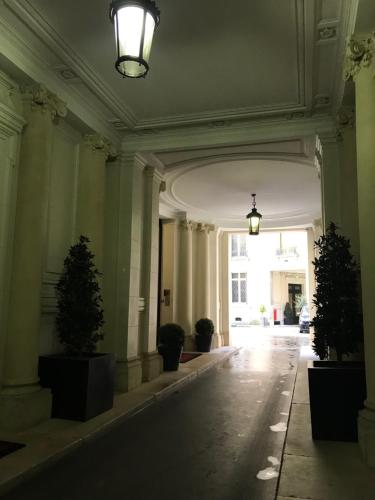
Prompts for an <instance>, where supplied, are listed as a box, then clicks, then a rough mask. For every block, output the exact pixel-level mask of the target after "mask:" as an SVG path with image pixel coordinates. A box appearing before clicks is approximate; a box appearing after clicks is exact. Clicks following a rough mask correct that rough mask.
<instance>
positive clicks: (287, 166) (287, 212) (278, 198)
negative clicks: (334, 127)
mask: <svg viewBox="0 0 375 500" xmlns="http://www.w3.org/2000/svg"><path fill="white" fill-rule="evenodd" d="M309 146H311V141H310V142H309V141H305V142H301V141H286V142H285V143H282V142H281V143H277V144H272V143H271V144H270V143H269V144H263V145H251V146H247V147H238V148H233V147H232V148H231V149H230V151H229V152H228V151H227V150H225V151H223V150H217V149H216V150H215V149H212V150H211V151H207V150H205V151H204V152H203V151H200V155H199V151H194V152H193V151H192V152H191V157H190V158H188V157H187V152H186V151H185V152H180V153H178V152H174V153H164V154H159V157H158V159H159V161H161V159H162V160H164V162H165V164H164V167H165V169H164V176H165V179H166V191H165V192H164V193H163V194H162V206H163V208H164V210H165V211H166V212H165V213H168V210H169V212H170V213H173V214H175V215H176V214H184V216H186V217H188V218H191V219H193V220H198V221H204V222H209V223H212V224H215V225H217V226H220V227H222V228H228V229H229V228H245V227H246V226H247V222H246V214H247V213H248V212H249V211H250V209H251V202H252V198H251V194H252V193H256V195H257V196H256V201H257V208H258V210H259V211H260V212H261V214H262V215H263V220H262V227H263V228H269V229H271V228H272V229H274V228H281V227H300V226H308V225H310V224H312V222H313V220H314V219H316V218H319V217H320V216H321V201H320V180H319V172H318V170H317V168H316V165H315V163H314V158H313V157H312V156H311V154H312V152H311V149H310V148H309ZM236 149H237V151H236ZM280 149H281V150H283V152H282V153H281V152H280ZM277 151H279V152H277ZM210 153H211V154H210ZM168 160H170V161H169V162H168ZM172 160H173V161H172Z"/></svg>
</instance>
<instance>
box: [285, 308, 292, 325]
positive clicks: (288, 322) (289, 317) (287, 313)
mask: <svg viewBox="0 0 375 500" xmlns="http://www.w3.org/2000/svg"><path fill="white" fill-rule="evenodd" d="M292 324H293V309H292V306H291V305H290V304H289V302H286V304H285V307H284V325H292Z"/></svg>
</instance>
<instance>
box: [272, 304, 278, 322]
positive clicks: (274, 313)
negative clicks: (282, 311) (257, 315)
mask: <svg viewBox="0 0 375 500" xmlns="http://www.w3.org/2000/svg"><path fill="white" fill-rule="evenodd" d="M273 320H274V321H277V309H276V307H274V308H273Z"/></svg>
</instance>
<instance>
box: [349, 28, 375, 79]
mask: <svg viewBox="0 0 375 500" xmlns="http://www.w3.org/2000/svg"><path fill="white" fill-rule="evenodd" d="M374 53H375V32H372V33H371V34H370V35H368V36H367V37H366V38H364V39H358V38H355V37H352V38H351V39H350V41H349V43H348V45H347V52H346V60H345V70H344V80H346V81H347V80H355V77H356V76H357V75H358V73H359V72H360V70H361V69H362V68H367V67H369V66H370V64H371V62H372V60H373V57H374Z"/></svg>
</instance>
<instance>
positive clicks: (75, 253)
mask: <svg viewBox="0 0 375 500" xmlns="http://www.w3.org/2000/svg"><path fill="white" fill-rule="evenodd" d="M87 243H89V239H88V238H87V237H85V236H80V238H79V243H77V244H76V245H73V246H72V247H71V248H70V250H69V254H68V256H67V257H66V259H65V260H64V270H63V273H62V275H61V278H60V280H59V282H58V283H57V285H56V294H57V299H58V303H57V304H58V313H57V317H56V329H57V332H58V336H59V339H60V342H61V343H62V344H63V345H64V347H65V350H66V352H67V353H68V354H76V355H78V354H82V353H84V352H88V353H90V352H93V351H95V348H96V344H97V342H98V341H99V340H101V339H102V338H103V334H102V332H101V327H102V326H103V324H104V319H103V309H102V297H101V295H100V287H99V283H98V280H97V278H98V276H100V273H99V271H98V270H97V269H96V267H95V264H94V262H93V257H94V255H93V254H92V253H91V252H90V250H89V249H88V246H87Z"/></svg>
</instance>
